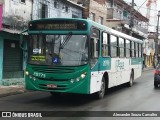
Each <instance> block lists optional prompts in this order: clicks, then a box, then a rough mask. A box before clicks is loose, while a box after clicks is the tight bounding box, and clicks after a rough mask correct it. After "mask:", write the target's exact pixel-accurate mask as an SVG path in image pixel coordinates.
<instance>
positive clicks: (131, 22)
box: [130, 0, 134, 36]
mask: <svg viewBox="0 0 160 120" xmlns="http://www.w3.org/2000/svg"><path fill="white" fill-rule="evenodd" d="M133 13H134V0H132V6H131V17H130V28H131V31H130V35H131V36H132V28H133V26H134V14H133Z"/></svg>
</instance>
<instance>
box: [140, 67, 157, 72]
mask: <svg viewBox="0 0 160 120" xmlns="http://www.w3.org/2000/svg"><path fill="white" fill-rule="evenodd" d="M149 70H154V68H147V69H143V70H142V72H145V71H149Z"/></svg>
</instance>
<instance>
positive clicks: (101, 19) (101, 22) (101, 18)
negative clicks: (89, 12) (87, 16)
mask: <svg viewBox="0 0 160 120" xmlns="http://www.w3.org/2000/svg"><path fill="white" fill-rule="evenodd" d="M99 23H100V24H102V25H103V17H101V16H99Z"/></svg>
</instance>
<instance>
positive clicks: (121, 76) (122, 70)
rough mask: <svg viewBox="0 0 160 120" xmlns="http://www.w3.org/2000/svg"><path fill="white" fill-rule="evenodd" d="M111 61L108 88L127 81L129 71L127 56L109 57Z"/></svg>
mask: <svg viewBox="0 0 160 120" xmlns="http://www.w3.org/2000/svg"><path fill="white" fill-rule="evenodd" d="M111 61H112V64H111V70H110V77H109V85H108V87H109V88H110V87H114V86H117V85H120V84H123V83H126V82H128V81H129V80H130V73H131V70H130V67H129V66H130V59H129V58H111Z"/></svg>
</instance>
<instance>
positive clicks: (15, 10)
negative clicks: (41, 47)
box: [0, 0, 32, 84]
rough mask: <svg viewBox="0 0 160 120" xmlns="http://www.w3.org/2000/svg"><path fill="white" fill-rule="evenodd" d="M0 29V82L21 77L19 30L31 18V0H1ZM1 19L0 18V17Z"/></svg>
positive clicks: (21, 59) (23, 27)
mask: <svg viewBox="0 0 160 120" xmlns="http://www.w3.org/2000/svg"><path fill="white" fill-rule="evenodd" d="M1 6H2V11H3V12H1V10H0V15H2V21H1V23H2V24H1V26H2V27H1V31H0V84H2V79H11V78H23V77H24V69H23V68H24V65H23V61H24V60H23V59H24V58H23V51H22V50H21V49H20V47H19V40H20V32H21V31H22V30H23V29H25V28H26V27H27V25H28V21H29V20H30V19H31V10H32V9H31V8H32V1H31V0H3V4H1ZM0 20H1V19H0Z"/></svg>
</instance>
